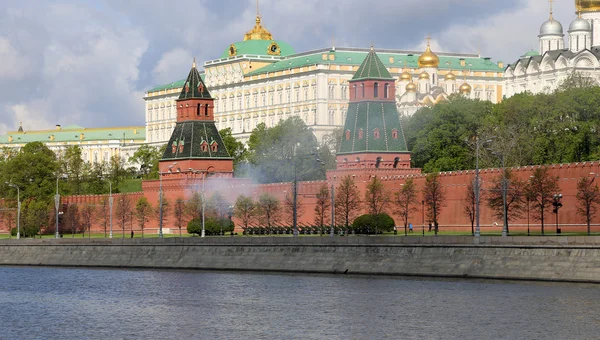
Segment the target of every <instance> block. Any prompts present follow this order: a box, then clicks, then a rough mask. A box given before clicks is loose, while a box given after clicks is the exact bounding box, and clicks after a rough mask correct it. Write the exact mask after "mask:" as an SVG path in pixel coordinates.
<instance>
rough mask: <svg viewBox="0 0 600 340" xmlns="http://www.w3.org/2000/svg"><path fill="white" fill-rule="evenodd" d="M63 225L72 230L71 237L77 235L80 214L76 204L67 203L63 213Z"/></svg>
mask: <svg viewBox="0 0 600 340" xmlns="http://www.w3.org/2000/svg"><path fill="white" fill-rule="evenodd" d="M63 226H64V227H65V228H69V229H70V230H71V237H75V233H76V232H78V231H79V228H80V216H79V208H78V207H77V205H76V204H68V205H67V209H66V211H65V212H64V214H63Z"/></svg>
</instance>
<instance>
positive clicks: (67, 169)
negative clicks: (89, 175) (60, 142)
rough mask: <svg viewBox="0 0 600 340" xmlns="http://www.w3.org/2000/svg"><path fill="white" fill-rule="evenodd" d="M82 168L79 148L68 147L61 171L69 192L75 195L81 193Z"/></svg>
mask: <svg viewBox="0 0 600 340" xmlns="http://www.w3.org/2000/svg"><path fill="white" fill-rule="evenodd" d="M83 168H84V162H83V159H82V158H81V148H80V147H79V146H78V145H71V146H68V147H67V149H66V150H65V154H64V157H63V159H62V171H63V173H64V174H66V175H67V179H68V181H69V184H70V185H71V192H72V193H74V194H76V195H81V193H82V179H83Z"/></svg>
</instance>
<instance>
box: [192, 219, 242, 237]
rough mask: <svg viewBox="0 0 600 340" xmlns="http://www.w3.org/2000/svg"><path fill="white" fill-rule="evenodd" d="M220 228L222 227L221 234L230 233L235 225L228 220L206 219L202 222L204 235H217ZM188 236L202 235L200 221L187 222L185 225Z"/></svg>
mask: <svg viewBox="0 0 600 340" xmlns="http://www.w3.org/2000/svg"><path fill="white" fill-rule="evenodd" d="M221 226H222V227H223V233H227V232H232V231H233V229H234V227H235V225H234V223H233V222H232V221H230V220H229V219H228V218H207V219H205V220H204V233H205V234H206V235H219V234H220V233H221ZM187 232H188V234H196V235H201V234H202V220H201V219H199V218H194V219H193V220H191V221H189V222H188V225H187Z"/></svg>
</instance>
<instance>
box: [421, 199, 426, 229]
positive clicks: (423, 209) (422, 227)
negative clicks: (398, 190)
mask: <svg viewBox="0 0 600 340" xmlns="http://www.w3.org/2000/svg"><path fill="white" fill-rule="evenodd" d="M421 214H422V215H423V216H422V217H423V223H422V224H421V232H422V233H423V237H425V200H421Z"/></svg>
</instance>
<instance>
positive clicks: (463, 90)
mask: <svg viewBox="0 0 600 340" xmlns="http://www.w3.org/2000/svg"><path fill="white" fill-rule="evenodd" d="M458 90H459V91H460V93H462V94H469V93H471V85H469V84H467V83H464V84H462V85H461V86H460V87H459V88H458Z"/></svg>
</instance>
